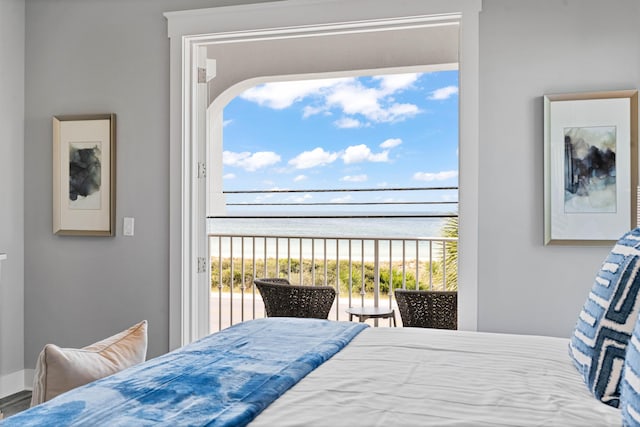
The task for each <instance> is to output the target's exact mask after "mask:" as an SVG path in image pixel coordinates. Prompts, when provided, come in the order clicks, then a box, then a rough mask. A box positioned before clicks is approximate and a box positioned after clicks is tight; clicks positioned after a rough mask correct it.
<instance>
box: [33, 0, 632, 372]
mask: <svg viewBox="0 0 640 427" xmlns="http://www.w3.org/2000/svg"><path fill="white" fill-rule="evenodd" d="M231 3H234V2H227V4H231ZM216 4H222V3H221V2H215V1H213V0H212V1H204V0H202V1H196V0H188V1H187V0H161V1H158V0H128V1H124V0H122V1H115V0H91V1H77V0H57V1H55V2H52V1H49V0H29V1H28V2H27V9H26V27H27V38H26V68H27V72H26V87H27V89H26V136H25V162H26V164H27V165H29V167H28V168H27V169H26V171H25V176H26V177H27V178H26V182H25V211H26V215H25V220H26V224H25V336H26V337H27V340H26V343H25V357H24V363H25V367H27V368H32V367H33V366H34V363H35V358H36V356H37V354H38V352H39V351H40V349H41V347H42V346H43V345H44V344H45V343H47V342H56V343H58V344H59V345H63V346H82V345H86V344H88V343H91V342H93V341H94V340H96V339H99V338H101V337H103V336H106V335H109V334H111V333H114V332H116V331H118V330H120V329H122V328H125V327H127V326H128V325H130V324H132V323H134V322H137V321H138V320H140V319H143V318H146V319H148V320H149V322H150V325H149V328H150V329H149V335H150V336H149V356H156V355H158V354H160V353H162V352H164V351H166V350H167V349H168V328H169V324H168V322H169V321H168V318H169V317H168V293H169V290H168V267H167V263H168V253H169V247H168V246H169V243H168V232H169V226H168V222H169V221H168V213H167V210H168V200H169V195H168V185H169V181H168V177H167V173H168V165H169V157H168V156H169V154H168V153H169V147H168V114H169V105H168V103H169V95H168V87H169V76H168V65H169V48H168V46H169V43H168V40H167V37H166V22H165V20H164V18H163V17H162V12H164V11H169V10H177V9H190V8H198V7H209V6H213V5H216ZM638 18H639V16H638V5H637V4H636V2H635V1H634V0H615V1H608V2H602V1H587V0H584V1H578V0H545V1H537V2H532V1H525V0H485V2H484V11H483V12H482V13H481V17H480V34H481V39H480V49H481V51H480V57H481V64H480V72H481V75H480V85H481V86H480V138H479V143H480V145H481V149H480V151H481V157H480V176H479V183H480V194H479V197H480V218H479V221H480V225H479V227H480V236H479V237H480V248H479V252H480V271H479V273H480V275H479V278H478V281H479V282H478V283H479V294H480V295H479V327H480V329H482V330H488V331H508V332H521V333H536V334H549V335H558V336H566V335H567V334H568V333H569V331H570V330H571V328H572V327H573V325H574V323H575V319H576V316H577V313H578V311H579V309H580V306H581V305H582V303H583V302H584V298H585V297H586V295H587V291H588V289H589V288H590V286H591V282H592V280H593V276H594V273H595V271H596V270H597V269H598V267H599V265H600V262H601V261H602V259H603V257H604V256H605V255H606V253H607V250H608V249H607V248H602V247H600V248H584V247H544V246H543V244H542V217H543V216H542V103H541V96H542V94H544V93H550V92H570V91H582V90H589V91H591V90H598V89H603V90H605V89H606V90H609V89H623V88H624V89H626V88H634V87H637V86H638V65H639V61H638V55H639V52H638V50H639V49H638V40H639V39H640V37H639V34H640V29H638V28H640V27H638V25H637V22H639V20H638ZM98 112H115V113H117V115H118V132H117V138H118V141H117V144H118V164H117V171H118V172H117V173H118V185H117V186H118V196H117V219H118V228H117V236H116V237H114V238H80V237H56V236H53V235H52V233H51V184H50V177H51V161H50V159H51V116H53V115H56V114H66V113H98ZM123 216H133V217H135V218H136V235H135V236H134V237H122V236H121V227H122V217H123Z"/></svg>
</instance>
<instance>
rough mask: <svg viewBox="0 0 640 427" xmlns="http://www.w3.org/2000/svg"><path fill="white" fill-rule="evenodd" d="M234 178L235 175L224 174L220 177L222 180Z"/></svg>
mask: <svg viewBox="0 0 640 427" xmlns="http://www.w3.org/2000/svg"><path fill="white" fill-rule="evenodd" d="M235 177H236V174H235V173H225V174H224V175H222V179H234V178H235Z"/></svg>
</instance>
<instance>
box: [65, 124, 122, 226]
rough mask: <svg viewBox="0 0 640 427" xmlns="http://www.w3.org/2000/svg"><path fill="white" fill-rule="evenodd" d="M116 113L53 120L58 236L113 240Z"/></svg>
mask: <svg viewBox="0 0 640 427" xmlns="http://www.w3.org/2000/svg"><path fill="white" fill-rule="evenodd" d="M115 211H116V115H115V114H113V113H106V114H85V115H63V116H54V117H53V233H54V234H56V235H61V236H65V235H66V236H113V235H114V234H115Z"/></svg>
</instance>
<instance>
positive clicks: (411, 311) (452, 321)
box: [395, 289, 458, 329]
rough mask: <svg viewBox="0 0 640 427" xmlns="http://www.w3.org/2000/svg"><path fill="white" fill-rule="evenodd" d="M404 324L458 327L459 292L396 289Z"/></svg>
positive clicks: (419, 326)
mask: <svg viewBox="0 0 640 427" xmlns="http://www.w3.org/2000/svg"><path fill="white" fill-rule="evenodd" d="M395 296H396V302H397V303H398V310H399V311H400V317H401V318H402V326H405V327H416V328H434V329H458V293H457V292H444V291H414V290H406V289H396V290H395Z"/></svg>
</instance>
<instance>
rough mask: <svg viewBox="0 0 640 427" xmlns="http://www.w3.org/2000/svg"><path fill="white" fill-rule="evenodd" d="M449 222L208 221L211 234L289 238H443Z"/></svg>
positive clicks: (279, 219) (274, 219)
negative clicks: (444, 229)
mask: <svg viewBox="0 0 640 427" xmlns="http://www.w3.org/2000/svg"><path fill="white" fill-rule="evenodd" d="M445 222H446V218H286V219H282V218H259V219H246V218H224V219H218V218H214V219H208V220H207V231H208V233H209V234H236V235H248V236H286V237H342V238H346V237H352V238H357V237H369V238H372V237H377V238H402V237H408V238H429V237H441V236H442V227H443V226H444V224H445Z"/></svg>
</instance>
